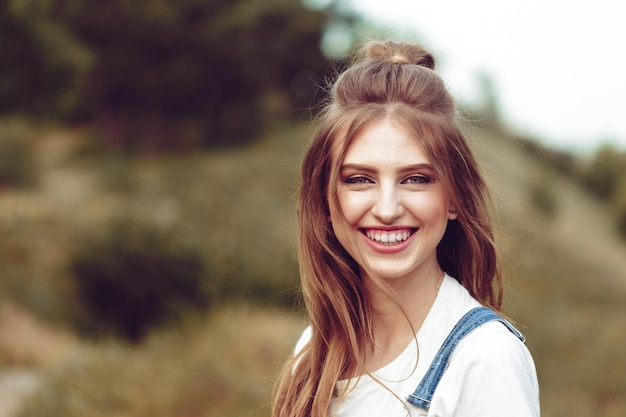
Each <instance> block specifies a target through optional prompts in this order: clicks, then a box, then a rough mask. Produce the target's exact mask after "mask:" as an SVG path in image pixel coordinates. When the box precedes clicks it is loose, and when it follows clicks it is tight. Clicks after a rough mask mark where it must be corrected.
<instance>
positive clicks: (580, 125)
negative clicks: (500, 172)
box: [346, 0, 626, 153]
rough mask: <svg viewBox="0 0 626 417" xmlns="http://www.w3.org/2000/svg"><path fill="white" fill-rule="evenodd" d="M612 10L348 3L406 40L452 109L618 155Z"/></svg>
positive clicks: (622, 53) (467, 1)
mask: <svg viewBox="0 0 626 417" xmlns="http://www.w3.org/2000/svg"><path fill="white" fill-rule="evenodd" d="M621 3H622V2H621V1H619V0H614V1H611V0H592V1H581V0H570V1H565V0H524V1H523V2H522V1H516V2H513V1H505V0H439V1H438V0H429V1H422V0H347V1H346V4H348V5H349V8H350V9H352V10H353V11H355V12H357V13H359V14H361V15H362V16H363V17H365V18H367V19H368V20H371V21H372V22H373V23H375V24H376V25H379V24H380V25H382V26H384V27H387V28H394V29H396V28H397V29H398V31H399V32H400V33H403V32H404V33H406V32H410V33H411V34H412V33H413V32H414V33H415V35H416V38H417V39H418V40H419V42H420V43H422V44H423V45H424V46H425V47H426V48H428V49H429V50H431V52H433V54H434V55H435V57H436V58H438V60H439V72H440V74H441V75H442V77H443V78H444V80H445V81H446V83H447V84H448V86H449V87H450V89H451V91H452V92H453V94H454V95H455V96H456V97H457V99H458V100H459V101H461V102H463V103H468V104H472V103H479V102H480V94H479V91H480V89H479V83H478V81H477V75H478V74H480V73H484V74H486V75H488V76H489V77H490V78H491V80H492V82H493V84H494V87H495V89H496V97H497V101H498V103H499V105H500V111H501V117H502V118H503V119H504V121H505V122H506V123H507V124H508V125H509V126H510V127H511V129H512V130H513V131H514V132H516V133H518V134H520V135H527V136H530V137H534V138H536V139H538V140H541V141H542V142H543V143H545V144H546V145H548V146H552V147H555V148H561V149H564V150H569V151H575V152H576V151H577V152H583V153H584V152H588V151H589V152H590V151H593V150H595V149H597V147H599V146H600V145H603V144H607V143H609V144H613V145H614V146H616V147H618V148H620V149H625V150H626V24H624V22H626V5H625V6H621V5H620V4H621Z"/></svg>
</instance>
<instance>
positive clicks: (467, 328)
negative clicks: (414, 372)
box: [407, 307, 526, 410]
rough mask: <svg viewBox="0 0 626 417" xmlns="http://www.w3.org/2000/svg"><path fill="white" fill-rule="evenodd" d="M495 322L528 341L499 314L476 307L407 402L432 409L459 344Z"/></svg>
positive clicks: (446, 343)
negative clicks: (468, 335) (440, 382)
mask: <svg viewBox="0 0 626 417" xmlns="http://www.w3.org/2000/svg"><path fill="white" fill-rule="evenodd" d="M494 320H495V321H499V322H501V323H502V324H504V325H505V326H506V327H507V328H508V329H509V330H510V331H511V332H512V333H513V334H514V335H515V336H517V337H518V338H519V339H520V340H521V341H522V342H525V341H526V339H525V338H524V336H523V335H522V334H521V333H520V332H519V331H517V329H516V328H515V327H513V325H512V324H511V323H509V322H508V321H506V320H504V319H503V318H502V317H500V316H499V315H498V313H496V312H495V311H493V310H491V309H490V308H487V307H476V308H474V309H472V310H470V311H469V312H467V314H465V315H464V316H463V317H462V318H461V320H459V322H458V323H457V324H456V325H455V326H454V328H453V329H452V331H451V332H450V334H449V335H448V337H447V338H446V340H444V342H443V344H442V345H441V348H439V351H438V352H437V355H436V356H435V359H433V362H432V364H431V365H430V368H429V369H428V371H427V372H426V375H424V378H423V379H422V381H421V382H420V384H419V386H418V387H417V389H416V390H415V392H413V394H411V395H409V397H408V398H407V401H408V402H409V403H411V404H413V405H415V406H417V407H420V408H423V409H425V410H428V409H429V408H430V401H431V400H432V398H433V394H434V392H435V389H437V385H438V384H439V381H440V380H441V377H442V376H443V373H444V372H445V370H446V368H447V367H448V363H449V362H450V357H451V356H452V352H453V351H454V348H455V347H456V346H457V345H458V344H459V342H460V341H461V339H463V338H464V337H465V336H467V334H469V333H470V332H471V331H472V330H474V329H476V328H477V327H479V326H481V325H483V324H485V323H487V322H490V321H494Z"/></svg>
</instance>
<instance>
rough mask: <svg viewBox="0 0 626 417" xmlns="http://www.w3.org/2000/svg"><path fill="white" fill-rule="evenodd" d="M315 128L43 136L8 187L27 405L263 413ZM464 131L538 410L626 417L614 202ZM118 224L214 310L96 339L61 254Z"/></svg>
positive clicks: (28, 411) (278, 347)
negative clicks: (182, 259)
mask: <svg viewBox="0 0 626 417" xmlns="http://www.w3.org/2000/svg"><path fill="white" fill-rule="evenodd" d="M309 131H310V129H309V126H307V125H306V124H302V125H299V126H297V127H293V126H290V127H284V128H282V129H278V130H275V131H274V133H272V134H269V135H267V136H266V137H264V138H262V139H261V140H260V141H257V142H254V143H252V144H251V145H249V146H247V147H244V148H230V149H221V150H212V151H203V152H193V153H185V154H179V155H176V156H172V155H169V156H158V155H147V156H142V157H134V158H130V157H128V156H124V155H122V154H119V153H116V152H113V151H110V150H106V149H102V148H100V147H99V146H98V145H96V144H95V142H94V141H93V140H92V139H91V138H90V135H89V132H88V131H67V130H62V129H61V130H54V131H45V132H43V133H41V132H35V133H36V135H35V136H34V139H33V140H32V141H31V142H30V146H29V148H28V149H27V150H28V152H30V153H31V154H32V157H33V162H32V163H33V165H34V167H35V168H36V172H37V178H36V181H35V182H34V183H35V184H36V185H35V186H31V187H30V188H23V189H19V190H16V189H4V190H1V191H0V227H1V228H2V229H1V234H0V249H1V251H0V261H1V264H0V294H2V297H0V303H1V305H0V307H1V308H0V374H1V373H2V372H3V371H2V370H3V368H5V369H16V368H19V369H29V370H35V372H36V373H37V374H38V375H40V377H41V381H42V385H41V386H42V388H41V390H40V391H39V393H38V394H36V395H35V396H34V397H32V398H30V400H29V401H27V402H25V403H24V404H25V407H24V408H23V410H22V413H21V414H20V416H22V417H35V416H43V415H46V416H52V417H56V416H58V417H61V416H63V417H73V416H77V417H78V416H81V417H82V416H84V415H87V414H88V415H92V416H112V415H115V416H129V417H130V416H144V415H150V416H192V415H193V416H197V415H203V416H220V417H228V416H233V417H235V416H237V417H239V416H243V415H246V416H268V415H269V408H268V403H269V398H270V393H271V389H272V384H273V380H274V378H275V375H276V373H277V372H278V369H279V368H280V365H281V363H282V362H283V360H284V359H285V357H286V355H287V354H288V352H289V351H290V350H291V348H292V346H293V342H294V340H295V338H296V337H297V336H298V334H299V332H300V331H301V329H302V327H303V326H304V325H305V320H304V319H303V318H302V317H301V316H300V315H299V313H298V312H297V310H298V308H297V307H290V306H293V303H294V302H295V303H296V305H297V295H296V289H297V281H298V276H297V265H296V260H295V223H294V216H293V214H294V195H295V192H296V189H297V175H298V160H299V157H300V154H301V152H302V149H303V147H304V145H305V143H306V141H307V139H308V136H309V133H310V132H309ZM470 136H471V138H472V141H473V142H474V145H475V148H476V152H477V155H478V156H479V159H480V160H481V162H482V165H483V168H484V171H485V173H486V175H487V177H488V180H489V182H490V184H491V185H492V188H493V191H494V196H495V201H496V205H497V208H498V211H499V213H500V216H501V230H500V238H501V239H502V241H503V249H504V256H505V263H506V266H507V271H506V272H507V292H506V295H505V299H506V309H505V310H506V311H505V312H506V313H507V314H508V315H509V316H510V317H511V318H512V319H513V320H515V321H516V322H517V323H518V325H519V326H520V328H521V329H522V330H523V332H524V333H525V335H526V336H527V339H528V342H527V343H528V346H529V348H530V349H531V351H532V353H533V355H534V357H535V360H536V363H537V368H538V372H539V379H540V384H541V393H542V411H543V412H542V414H543V415H544V416H547V417H558V416H568V417H570V416H573V417H576V416H587V415H598V416H607V417H608V416H622V415H625V414H626V398H624V393H626V374H625V373H624V372H623V370H624V369H626V359H623V355H622V354H621V353H622V351H623V347H624V346H625V345H626V336H625V335H624V333H623V329H624V328H625V327H626V256H624V253H625V251H626V246H625V244H624V241H623V240H621V239H620V238H619V237H618V235H617V233H616V232H615V230H614V227H613V226H612V222H611V217H610V214H609V209H608V207H606V206H604V205H602V204H601V203H599V202H598V201H597V200H594V199H593V198H592V197H590V196H589V195H588V194H587V193H586V192H585V191H584V190H583V189H582V188H580V187H579V186H578V185H577V183H576V182H575V181H574V180H572V179H571V178H568V177H566V176H564V175H563V174H561V173H560V171H558V170H557V169H555V168H554V167H552V166H549V165H547V164H546V163H545V162H543V161H542V160H541V159H538V158H537V157H535V156H533V154H532V153H530V152H528V151H527V150H526V147H525V145H524V143H523V142H522V141H519V140H516V139H515V138H514V137H513V135H509V134H507V133H506V132H503V131H502V130H501V129H498V128H496V127H494V126H490V125H489V124H486V123H482V124H480V123H479V124H476V125H475V126H474V127H473V128H472V129H471V132H470ZM120 222H121V223H120ZM119 224H131V225H139V226H140V228H141V227H143V228H147V229H150V230H153V229H154V230H157V231H158V232H159V233H160V235H159V236H163V237H164V240H167V241H168V242H171V244H172V247H176V248H191V249H193V251H194V253H197V254H198V256H199V258H200V259H201V260H202V263H203V264H204V265H205V271H204V272H203V274H204V275H203V277H204V279H205V280H206V283H207V287H208V288H209V289H210V293H211V299H210V306H209V308H208V309H207V310H204V311H201V312H189V313H187V314H186V315H184V316H179V317H177V318H175V320H173V321H171V322H169V324H168V325H160V326H157V327H155V328H154V330H152V329H151V330H150V332H149V333H148V336H147V337H146V338H145V339H143V340H142V341H141V342H139V343H137V342H124V341H122V340H121V339H116V338H113V337H112V336H111V335H105V337H93V335H92V334H90V332H89V331H88V330H89V329H88V328H87V329H86V326H87V327H89V325H90V323H92V324H93V322H89V321H85V320H86V319H85V317H81V314H84V311H85V310H84V307H81V306H80V303H79V302H78V301H77V298H76V288H75V286H76V278H75V276H74V273H75V272H74V270H73V269H72V268H71V266H72V264H73V262H74V260H75V257H76V256H77V254H78V253H83V254H84V249H85V248H86V247H91V246H90V245H91V243H93V242H99V241H100V240H102V239H104V238H105V237H106V236H107V235H108V234H109V233H111V231H112V230H117V232H115V233H119V234H120V236H121V237H122V238H123V239H134V237H133V236H134V235H130V234H129V235H126V234H125V233H126V232H127V231H125V230H123V229H122V230H121V231H120V229H119V228H117V229H116V228H115V227H114V226H116V225H119ZM152 243H154V242H143V244H144V245H147V247H154V246H155V245H151V244H152ZM94 247H97V246H94ZM185 250H186V249H185ZM92 255H93V254H92ZM93 256H95V255H93ZM44 347H45V348H44ZM242 398H245V399H246V400H245V401H242V400H241V399H242ZM86 410H89V412H88V413H87V412H86ZM1 411H2V410H0V412H1Z"/></svg>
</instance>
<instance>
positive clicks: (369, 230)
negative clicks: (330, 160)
mask: <svg viewBox="0 0 626 417" xmlns="http://www.w3.org/2000/svg"><path fill="white" fill-rule="evenodd" d="M338 181H339V182H338V184H337V201H338V207H332V208H331V221H332V224H333V230H334V232H335V235H336V236H337V239H338V241H339V242H340V243H341V245H342V246H343V247H344V248H345V249H346V250H347V251H348V253H349V254H350V255H351V256H352V257H353V258H354V259H356V260H359V259H361V260H362V261H364V262H366V263H367V267H366V268H363V265H361V267H362V268H361V269H362V270H363V272H365V271H372V272H373V273H375V274H377V275H378V276H380V277H381V278H383V279H393V278H409V279H411V278H414V277H432V276H435V277H438V276H439V275H440V273H441V268H440V267H439V264H438V262H437V245H438V244H439V242H440V241H441V239H442V237H443V235H444V233H445V230H446V226H447V223H448V220H451V219H454V218H456V214H455V212H454V211H453V210H451V207H450V203H449V200H448V198H447V196H446V194H445V192H444V190H443V186H442V184H441V182H440V181H439V179H438V178H437V176H436V174H435V170H434V168H433V166H432V164H431V161H429V159H428V157H427V156H426V154H425V153H424V151H423V149H422V147H421V145H420V142H419V140H418V139H417V138H416V137H415V136H414V135H413V134H412V133H410V132H409V131H408V130H407V129H405V128H403V127H402V125H401V124H399V123H394V121H393V120H392V119H390V118H388V117H387V118H383V119H380V120H377V121H374V122H372V123H371V124H369V125H368V126H366V127H365V128H364V129H363V131H362V132H361V133H360V134H359V135H358V136H357V137H355V138H354V140H353V141H352V143H351V144H350V145H349V146H348V149H347V150H346V154H345V157H344V159H343V161H342V162H341V164H340V167H339V176H338ZM331 206H332V204H331ZM338 216H341V217H343V219H344V220H345V223H344V226H347V227H342V222H341V219H339V218H338Z"/></svg>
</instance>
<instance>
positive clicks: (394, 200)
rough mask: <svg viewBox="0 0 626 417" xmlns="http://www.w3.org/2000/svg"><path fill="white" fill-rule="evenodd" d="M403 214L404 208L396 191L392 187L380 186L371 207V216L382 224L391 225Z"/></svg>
mask: <svg viewBox="0 0 626 417" xmlns="http://www.w3.org/2000/svg"><path fill="white" fill-rule="evenodd" d="M402 213H404V206H403V205H402V201H401V199H400V195H399V192H398V189H397V188H396V187H394V186H381V187H380V188H379V189H378V193H377V195H376V201H375V202H374V204H373V206H372V214H374V216H376V217H377V218H378V219H380V221H382V222H384V223H391V222H392V221H393V220H395V219H396V218H398V217H400V216H401V215H402Z"/></svg>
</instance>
